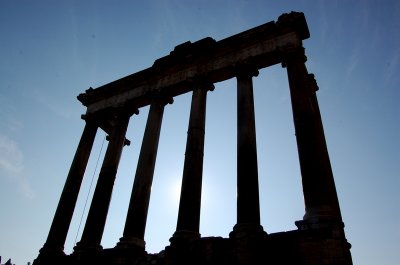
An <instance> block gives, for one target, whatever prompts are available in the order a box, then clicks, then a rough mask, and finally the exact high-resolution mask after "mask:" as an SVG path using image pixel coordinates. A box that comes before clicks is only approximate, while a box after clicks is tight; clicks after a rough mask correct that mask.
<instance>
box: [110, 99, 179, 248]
mask: <svg viewBox="0 0 400 265" xmlns="http://www.w3.org/2000/svg"><path fill="white" fill-rule="evenodd" d="M172 102H173V100H172V99H170V100H169V101H167V100H163V99H156V100H155V101H154V102H153V103H152V104H151V106H150V110H149V115H148V118H147V123H146V129H145V132H144V135H143V141H142V147H141V149H140V155H139V160H138V164H137V168H136V174H135V181H134V184H133V188H132V194H131V199H130V203H129V209H128V214H127V217H126V222H125V229H124V233H123V237H122V238H121V239H120V242H119V243H118V244H117V246H118V247H126V248H128V247H138V248H141V249H144V248H145V241H144V234H145V229H146V221H147V213H148V209H149V202H150V193H151V185H152V183H153V174H154V167H155V163H156V158H157V149H158V141H159V138H160V131H161V124H162V118H163V114H164V106H165V104H167V103H172Z"/></svg>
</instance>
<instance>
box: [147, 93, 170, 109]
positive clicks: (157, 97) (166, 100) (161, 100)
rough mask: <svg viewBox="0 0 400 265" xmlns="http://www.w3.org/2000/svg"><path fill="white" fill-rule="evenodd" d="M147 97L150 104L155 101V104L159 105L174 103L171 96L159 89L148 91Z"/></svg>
mask: <svg viewBox="0 0 400 265" xmlns="http://www.w3.org/2000/svg"><path fill="white" fill-rule="evenodd" d="M147 98H148V99H149V100H150V102H151V104H152V103H155V104H159V105H163V106H165V105H167V104H173V103H174V99H173V97H171V96H168V95H165V94H164V93H162V92H161V91H160V90H153V91H150V92H149V93H148V94H147ZM151 104H150V105H151Z"/></svg>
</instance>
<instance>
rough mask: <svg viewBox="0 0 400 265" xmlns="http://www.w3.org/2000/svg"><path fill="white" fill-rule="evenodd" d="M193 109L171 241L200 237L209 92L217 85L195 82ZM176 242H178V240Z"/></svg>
mask: <svg viewBox="0 0 400 265" xmlns="http://www.w3.org/2000/svg"><path fill="white" fill-rule="evenodd" d="M194 85H195V88H194V89H193V94H192V105H191V108H190V118H189V128H188V135H187V141H186V152H185V162H184V167H183V176H182V187H181V197H180V202H179V213H178V221H177V225H176V232H175V233H174V235H173V237H172V238H171V239H170V241H171V243H174V242H176V239H178V240H179V239H184V240H186V239H189V240H191V239H196V238H199V237H200V233H199V229H200V208H201V186H202V176H203V156H204V135H205V121H206V101H207V91H208V90H213V89H214V86H213V85H210V84H204V83H195V84H194ZM174 240H175V241H174Z"/></svg>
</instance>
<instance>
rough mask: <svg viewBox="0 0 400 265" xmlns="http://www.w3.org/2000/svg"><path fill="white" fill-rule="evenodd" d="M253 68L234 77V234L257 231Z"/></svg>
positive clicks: (255, 74) (244, 69)
mask: <svg viewBox="0 0 400 265" xmlns="http://www.w3.org/2000/svg"><path fill="white" fill-rule="evenodd" d="M257 75H258V71H257V69H252V68H251V67H241V68H240V69H238V74H237V223H236V225H235V227H234V231H246V232H250V231H252V232H260V231H262V230H263V229H262V226H261V225H260V203H259V190H258V168H257V146H256V128H255V114H254V96H253V82H252V77H253V76H257Z"/></svg>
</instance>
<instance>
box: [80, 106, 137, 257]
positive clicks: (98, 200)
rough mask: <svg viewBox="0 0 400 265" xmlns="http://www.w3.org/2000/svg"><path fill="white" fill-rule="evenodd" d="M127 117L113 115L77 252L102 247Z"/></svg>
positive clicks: (119, 114)
mask: <svg viewBox="0 0 400 265" xmlns="http://www.w3.org/2000/svg"><path fill="white" fill-rule="evenodd" d="M129 117H130V115H127V114H125V113H118V114H117V115H116V116H115V117H114V118H115V120H114V124H113V128H112V129H111V133H110V135H109V136H110V137H109V143H108V147H107V151H106V154H105V156H104V161H103V164H102V167H101V170H100V174H99V179H98V181H97V185H96V189H95V192H94V195H93V199H92V203H91V206H90V210H89V213H88V217H87V219H86V224H85V228H84V230H83V233H82V238H81V241H80V242H79V243H78V244H77V246H76V247H75V248H74V249H75V251H77V252H80V251H85V250H101V249H102V247H101V245H100V243H101V238H102V236H103V232H104V226H105V223H106V219H107V213H108V208H109V205H110V201H111V194H112V190H113V186H114V181H115V177H116V174H117V169H118V164H119V161H120V158H121V153H122V148H123V147H124V144H125V134H126V130H127V128H128V123H129Z"/></svg>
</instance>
